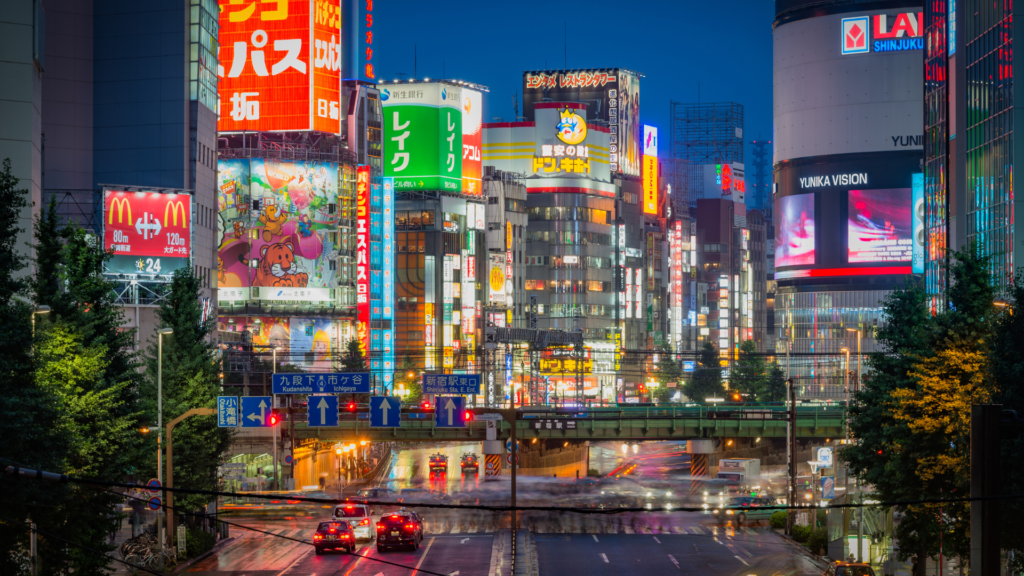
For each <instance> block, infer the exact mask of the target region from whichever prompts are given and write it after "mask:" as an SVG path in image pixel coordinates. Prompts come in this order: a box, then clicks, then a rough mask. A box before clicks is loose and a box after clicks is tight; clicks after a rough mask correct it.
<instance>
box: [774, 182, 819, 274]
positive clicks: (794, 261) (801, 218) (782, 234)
mask: <svg viewBox="0 0 1024 576" xmlns="http://www.w3.org/2000/svg"><path fill="white" fill-rule="evenodd" d="M776 204H777V205H776V209H775V213H776V214H777V215H778V218H779V220H778V224H777V225H776V228H775V230H776V232H775V266H776V267H778V266H804V265H808V264H814V248H815V246H814V194H797V195H793V196H784V197H782V198H779V199H778V200H777V201H776Z"/></svg>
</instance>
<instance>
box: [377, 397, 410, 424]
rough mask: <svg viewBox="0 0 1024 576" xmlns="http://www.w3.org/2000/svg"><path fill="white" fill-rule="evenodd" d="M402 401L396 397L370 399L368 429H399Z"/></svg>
mask: <svg viewBox="0 0 1024 576" xmlns="http://www.w3.org/2000/svg"><path fill="white" fill-rule="evenodd" d="M401 426H402V399H401V398H399V397H398V396H371V397H370V428H400V427H401Z"/></svg>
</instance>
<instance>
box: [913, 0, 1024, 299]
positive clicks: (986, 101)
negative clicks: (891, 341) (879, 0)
mask: <svg viewBox="0 0 1024 576" xmlns="http://www.w3.org/2000/svg"><path fill="white" fill-rule="evenodd" d="M1013 8H1014V7H1013V5H1012V4H1002V3H996V4H985V3H981V2H977V1H976V0H968V1H963V2H957V3H955V4H954V3H950V4H949V6H948V7H947V6H946V4H941V5H932V4H927V3H926V5H925V8H924V24H923V25H924V26H925V37H926V38H928V41H927V42H926V43H925V56H924V58H925V68H924V70H925V74H924V106H925V114H924V118H925V129H924V163H925V165H924V210H923V212H924V237H925V239H926V244H927V249H926V251H925V263H924V266H925V278H926V286H927V290H928V296H929V305H930V308H931V310H932V312H933V313H935V312H938V311H941V310H942V309H944V307H945V306H946V299H945V293H946V291H947V290H948V289H949V275H948V267H949V262H948V258H947V250H958V249H960V248H962V247H964V246H965V245H967V244H969V243H975V244H976V245H977V246H978V247H979V248H980V251H981V253H982V254H984V255H986V256H988V257H989V258H990V259H991V264H990V266H991V268H990V273H991V278H992V282H993V283H994V284H995V285H996V286H997V287H999V288H1000V289H1005V287H1007V286H1009V285H1010V283H1011V282H1012V281H1013V275H1014V271H1015V269H1016V268H1019V267H1020V266H1021V265H1022V261H1021V258H1018V257H1017V256H1019V255H1020V254H1021V252H1020V250H1022V249H1024V228H1022V227H1021V226H1020V224H1019V223H1018V219H1016V218H1015V215H1016V214H1018V213H1021V211H1020V210H1017V208H1022V204H1021V203H1022V202H1024V200H1022V199H1021V198H1020V195H1019V194H1018V195H1017V196H1016V197H1015V196H1014V193H1013V167H1014V165H1015V164H1018V162H1016V159H1017V157H1018V154H1017V148H1015V147H1014V134H1015V133H1016V132H1017V131H1016V130H1015V126H1016V119H1017V117H1016V116H1015V115H1014V92H1013V79H1014V73H1013V70H1014V61H1013V49H1014V40H1013V38H1014V34H1013V13H1014V10H1013ZM1015 267H1016V268H1015Z"/></svg>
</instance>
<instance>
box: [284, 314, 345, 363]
mask: <svg viewBox="0 0 1024 576" xmlns="http://www.w3.org/2000/svg"><path fill="white" fill-rule="evenodd" d="M337 346H338V325H337V324H335V323H334V322H332V321H331V319H329V318H292V351H293V354H301V355H302V357H301V359H297V360H298V362H297V363H301V365H302V366H304V367H306V368H311V369H313V370H316V371H330V370H331V366H332V350H333V349H335V348H336V347H337Z"/></svg>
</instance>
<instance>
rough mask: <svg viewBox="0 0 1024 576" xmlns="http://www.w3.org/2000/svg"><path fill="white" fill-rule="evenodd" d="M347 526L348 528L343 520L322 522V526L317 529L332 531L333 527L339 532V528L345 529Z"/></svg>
mask: <svg viewBox="0 0 1024 576" xmlns="http://www.w3.org/2000/svg"><path fill="white" fill-rule="evenodd" d="M346 528H348V526H347V525H346V524H342V523H341V522H321V523H320V527H319V528H317V530H318V531H320V532H330V531H331V529H334V531H335V532H337V531H339V530H345V529H346Z"/></svg>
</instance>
